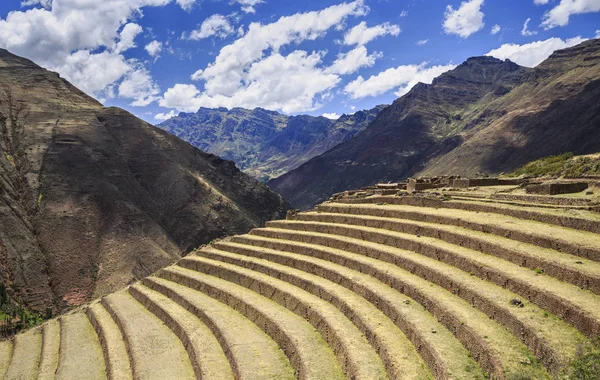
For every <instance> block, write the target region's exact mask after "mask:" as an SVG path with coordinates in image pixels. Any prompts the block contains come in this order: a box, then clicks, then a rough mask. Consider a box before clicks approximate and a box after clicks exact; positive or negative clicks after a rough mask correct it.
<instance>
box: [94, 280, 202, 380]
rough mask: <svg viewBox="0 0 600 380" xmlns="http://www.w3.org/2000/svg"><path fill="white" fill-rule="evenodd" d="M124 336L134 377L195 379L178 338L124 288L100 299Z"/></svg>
mask: <svg viewBox="0 0 600 380" xmlns="http://www.w3.org/2000/svg"><path fill="white" fill-rule="evenodd" d="M102 306H104V307H105V308H106V310H107V311H108V312H109V313H110V315H111V316H112V317H113V319H114V320H115V322H116V323H117V325H118V326H119V328H120V329H121V332H122V334H123V337H124V339H125V345H126V347H127V350H128V352H129V355H130V357H131V361H132V370H133V375H134V378H136V379H182V380H185V379H195V378H196V376H195V375H194V370H193V367H192V364H191V362H190V359H189V357H188V355H187V352H186V350H185V348H184V347H183V345H182V343H181V341H180V340H179V338H178V337H177V336H176V335H175V334H174V333H173V332H172V331H171V330H170V329H169V328H168V327H167V326H166V325H165V324H164V323H163V322H162V321H161V320H160V319H158V318H157V317H156V316H155V315H154V314H152V313H151V312H150V311H148V310H147V309H146V308H145V307H144V306H143V305H142V304H140V303H139V302H138V301H136V300H135V299H134V298H133V297H132V296H131V295H130V294H129V293H128V292H127V291H121V292H118V293H113V294H111V295H109V296H107V297H104V298H103V299H102Z"/></svg>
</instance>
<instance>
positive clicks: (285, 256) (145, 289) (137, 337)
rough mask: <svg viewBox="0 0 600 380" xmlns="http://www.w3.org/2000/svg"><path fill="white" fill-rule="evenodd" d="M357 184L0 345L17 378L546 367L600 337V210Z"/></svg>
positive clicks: (407, 375)
mask: <svg viewBox="0 0 600 380" xmlns="http://www.w3.org/2000/svg"><path fill="white" fill-rule="evenodd" d="M471 193H472V195H469V192H468V191H465V192H464V193H461V194H460V195H459V196H457V197H456V198H451V197H448V196H444V197H440V196H437V195H435V194H433V193H430V194H427V193H424V194H420V195H415V196H400V195H392V196H381V195H376V196H370V197H363V198H360V197H340V198H338V199H336V200H335V201H330V202H326V203H324V204H321V205H320V206H318V207H317V208H316V209H315V210H313V211H310V212H304V213H298V214H293V213H290V215H289V216H288V219H287V220H284V221H274V222H270V223H268V224H267V227H265V228H260V229H255V230H253V231H251V232H250V233H249V234H247V235H243V236H236V237H232V238H229V239H227V240H222V241H218V242H214V243H213V244H211V245H210V246H206V247H204V248H202V249H200V250H198V251H197V252H196V253H195V254H193V255H190V256H188V257H186V258H183V259H182V260H180V261H179V262H178V263H177V264H176V265H173V266H170V267H167V268H166V269H163V270H160V271H159V272H157V273H155V274H154V275H153V276H150V277H147V278H145V279H143V280H142V281H140V282H138V283H136V284H134V285H132V286H130V287H128V288H127V289H125V290H122V291H120V292H117V293H114V294H111V295H109V296H106V297H104V298H102V299H101V300H99V301H96V302H94V303H92V304H90V305H87V306H85V307H82V308H80V309H79V310H78V311H75V312H72V313H70V314H68V315H65V316H62V317H60V318H58V319H56V320H52V321H49V322H47V323H45V324H44V325H42V326H40V327H38V328H35V329H33V330H30V331H28V332H26V333H23V334H20V335H18V336H16V337H15V338H14V339H13V340H12V341H6V342H2V343H0V376H5V378H7V379H21V378H22V379H29V378H36V376H37V378H38V379H41V378H43V379H46V378H54V377H55V378H58V379H73V378H81V376H82V374H85V378H89V379H95V378H98V379H104V378H110V379H131V378H136V379H188V378H190V379H191V378H202V379H234V378H235V379H288V378H289V379H291V378H300V379H342V378H352V379H387V378H389V379H426V378H436V379H484V378H493V379H546V378H553V377H554V376H558V375H560V374H561V372H562V371H563V370H564V369H565V368H567V367H568V366H569V363H570V362H571V361H572V360H573V359H574V358H576V357H577V355H578V353H580V352H582V351H584V350H585V348H586V346H588V345H589V344H590V339H591V338H593V337H595V336H597V335H598V334H600V235H599V234H598V233H599V232H600V215H599V214H598V213H596V212H594V211H592V209H593V205H592V204H591V203H590V204H587V205H582V206H568V207H567V206H560V205H559V204H560V203H562V202H561V200H560V199H557V198H556V197H550V196H548V197H546V198H545V199H543V203H541V202H540V199H541V198H542V196H537V197H536V198H532V199H535V201H536V202H537V203H533V202H528V201H527V199H526V198H523V197H521V198H518V199H516V198H515V199H504V200H495V199H493V197H489V196H485V195H481V194H478V193H477V192H476V191H471Z"/></svg>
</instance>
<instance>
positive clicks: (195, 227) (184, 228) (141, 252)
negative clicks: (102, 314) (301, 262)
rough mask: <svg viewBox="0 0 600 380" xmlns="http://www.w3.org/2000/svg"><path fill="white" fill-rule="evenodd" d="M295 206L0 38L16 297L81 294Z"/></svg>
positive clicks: (8, 275)
mask: <svg viewBox="0 0 600 380" xmlns="http://www.w3.org/2000/svg"><path fill="white" fill-rule="evenodd" d="M287 208H288V206H287V204H286V203H285V202H284V201H283V199H282V198H281V197H280V196H279V195H277V194H275V193H274V192H272V191H270V190H269V189H268V188H267V187H266V186H265V185H263V184H261V183H259V182H258V181H256V180H254V179H253V178H251V177H249V176H248V175H246V174H244V173H242V172H240V171H239V169H237V168H236V167H235V164H234V163H233V162H231V161H225V160H223V159H221V158H219V157H217V156H215V155H212V154H208V153H204V152H202V151H200V150H198V149H196V148H194V147H192V146H191V145H189V144H188V143H186V142H184V141H182V140H180V139H178V138H176V137H174V136H172V135H170V134H168V133H167V132H165V131H163V130H161V129H159V128H156V127H153V126H152V125H150V124H148V123H145V122H144V121H142V120H140V119H138V118H136V117H135V116H133V115H131V114H130V113H128V112H126V111H124V110H122V109H118V108H105V107H103V106H102V105H101V104H100V103H98V102H97V101H96V100H94V99H92V98H90V97H88V96H87V95H85V94H84V93H83V92H81V91H79V90H78V89H77V88H75V87H73V86H72V85H71V84H69V83H68V82H67V81H65V80H64V79H61V78H60V77H59V76H58V74H56V73H53V72H50V71H47V70H45V69H42V68H41V67H39V66H37V65H36V64H34V63H33V62H31V61H28V60H26V59H23V58H20V57H17V56H15V55H12V54H11V53H9V52H8V51H6V50H0V277H1V281H2V284H8V289H9V296H10V298H11V299H13V300H14V301H15V302H17V303H21V304H22V305H24V306H26V307H28V308H30V309H33V310H38V311H39V310H45V309H47V308H48V309H50V310H52V311H56V310H63V309H65V308H68V307H69V306H73V305H79V304H81V303H83V302H86V301H88V300H90V299H92V298H95V297H98V296H100V295H103V294H106V293H108V292H111V291H114V290H116V289H119V288H121V287H123V286H124V285H126V284H128V283H130V282H132V281H134V280H135V279H136V278H140V277H143V276H146V275H148V274H150V273H153V272H154V271H156V270H158V269H159V268H162V267H164V266H166V265H168V264H170V263H172V262H174V261H175V260H177V259H179V258H180V257H181V256H182V255H183V254H186V253H187V252H189V251H190V250H192V249H194V248H196V247H198V246H200V245H202V244H206V243H208V242H210V241H211V240H213V239H215V238H218V237H222V236H224V235H229V234H239V233H243V232H247V231H248V230H250V229H251V228H253V227H257V226H261V225H263V224H264V222H265V221H267V220H271V219H274V218H280V217H282V216H283V215H284V213H285V212H286V210H287Z"/></svg>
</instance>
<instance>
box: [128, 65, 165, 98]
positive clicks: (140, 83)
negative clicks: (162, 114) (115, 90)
mask: <svg viewBox="0 0 600 380" xmlns="http://www.w3.org/2000/svg"><path fill="white" fill-rule="evenodd" d="M159 93H160V88H158V86H157V85H156V83H154V81H153V80H152V76H151V75H150V73H149V72H148V70H146V69H145V68H144V67H140V68H137V69H136V70H134V71H131V72H129V73H128V74H127V76H126V77H125V79H124V80H123V81H122V82H121V84H120V85H119V96H120V97H122V98H128V99H135V100H134V101H133V102H132V103H131V105H132V106H134V107H144V106H147V105H149V104H150V103H152V102H153V101H155V100H156V99H157V95H158V94H159Z"/></svg>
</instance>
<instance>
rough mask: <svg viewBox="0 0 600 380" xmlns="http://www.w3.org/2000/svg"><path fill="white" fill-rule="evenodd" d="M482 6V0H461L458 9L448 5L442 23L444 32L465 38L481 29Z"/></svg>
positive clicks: (482, 24)
mask: <svg viewBox="0 0 600 380" xmlns="http://www.w3.org/2000/svg"><path fill="white" fill-rule="evenodd" d="M482 6H483V0H469V1H463V2H462V3H461V4H460V7H459V8H458V9H454V8H453V7H452V5H448V6H447V7H446V13H445V15H444V24H443V26H444V31H445V32H446V34H455V35H457V36H460V37H462V38H467V37H469V36H470V35H471V34H473V33H475V32H478V31H480V30H481V29H483V27H484V25H485V23H484V22H483V17H484V14H483V12H482V11H481V7H482Z"/></svg>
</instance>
